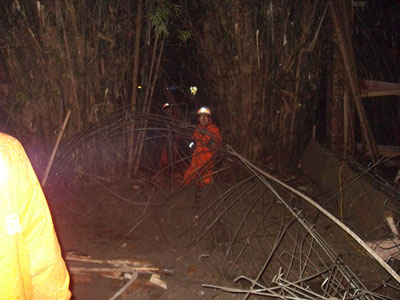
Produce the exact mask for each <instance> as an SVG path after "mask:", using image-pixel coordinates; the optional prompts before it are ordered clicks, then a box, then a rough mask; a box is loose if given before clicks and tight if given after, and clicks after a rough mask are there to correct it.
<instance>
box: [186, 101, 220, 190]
mask: <svg viewBox="0 0 400 300" xmlns="http://www.w3.org/2000/svg"><path fill="white" fill-rule="evenodd" d="M197 115H198V116H199V124H198V126H197V128H196V129H195V131H194V132H193V136H192V140H193V141H192V142H191V145H192V146H193V148H194V149H193V154H192V162H191V164H190V166H189V167H188V168H187V170H186V172H185V174H184V176H183V183H184V184H189V183H190V182H192V181H195V182H196V184H197V185H199V186H204V185H206V184H209V183H211V180H212V176H211V174H212V172H213V170H214V159H215V155H216V154H215V152H216V149H217V148H218V147H219V146H220V145H221V143H222V138H221V135H220V133H219V129H218V127H217V126H215V125H214V124H213V123H212V120H211V110H210V109H209V108H208V107H202V108H200V109H199V110H198V111H197ZM189 146H190V145H189Z"/></svg>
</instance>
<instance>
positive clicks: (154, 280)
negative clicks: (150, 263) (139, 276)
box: [149, 274, 167, 290]
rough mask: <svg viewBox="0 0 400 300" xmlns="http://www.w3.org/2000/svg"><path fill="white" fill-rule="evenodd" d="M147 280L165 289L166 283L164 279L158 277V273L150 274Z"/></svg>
mask: <svg viewBox="0 0 400 300" xmlns="http://www.w3.org/2000/svg"><path fill="white" fill-rule="evenodd" d="M149 281H150V283H152V284H154V285H157V286H159V287H161V288H163V289H164V290H166V289H167V284H166V283H165V281H164V280H161V279H160V275H158V274H152V275H151V277H150V280H149Z"/></svg>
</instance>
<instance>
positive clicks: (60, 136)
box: [42, 109, 71, 186]
mask: <svg viewBox="0 0 400 300" xmlns="http://www.w3.org/2000/svg"><path fill="white" fill-rule="evenodd" d="M70 116H71V110H70V109H69V110H68V112H67V115H66V116H65V119H64V123H63V124H62V127H61V130H60V132H59V133H58V137H57V141H56V144H55V145H54V149H53V152H52V153H51V156H50V159H49V162H48V163H47V167H46V171H45V172H44V176H43V180H42V186H45V185H46V181H47V177H48V176H49V172H50V168H51V166H52V165H53V160H54V157H55V156H56V152H57V149H58V145H59V144H60V141H61V138H62V136H63V134H64V131H65V128H66V127H67V123H68V120H69V117H70Z"/></svg>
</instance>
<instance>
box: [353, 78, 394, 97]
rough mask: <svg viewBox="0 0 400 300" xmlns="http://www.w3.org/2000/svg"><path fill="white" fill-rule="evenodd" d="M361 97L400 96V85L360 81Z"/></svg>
mask: <svg viewBox="0 0 400 300" xmlns="http://www.w3.org/2000/svg"><path fill="white" fill-rule="evenodd" d="M360 88H361V97H363V98H367V97H379V96H394V95H396V96H400V83H394V82H385V81H375V80H366V79H363V80H360Z"/></svg>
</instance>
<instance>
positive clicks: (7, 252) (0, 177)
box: [0, 133, 71, 300]
mask: <svg viewBox="0 0 400 300" xmlns="http://www.w3.org/2000/svg"><path fill="white" fill-rule="evenodd" d="M0 206H1V207H0V299H2V300H6V299H10V300H11V299H12V300H15V299H20V300H31V299H34V300H50V299H51V300H56V299H57V300H64V299H70V297H71V293H70V291H69V289H68V287H69V274H68V271H67V268H66V266H65V262H64V260H63V258H62V257H61V251H60V246H59V244H58V241H57V237H56V234H55V231H54V226H53V222H52V219H51V216H50V211H49V208H48V206H47V202H46V199H45V197H44V194H43V191H42V189H41V187H40V184H39V182H38V180H37V177H36V174H35V172H34V171H33V168H32V166H31V163H30V161H29V159H28V157H27V156H26V154H25V151H24V149H23V148H22V146H21V144H20V143H19V142H18V141H17V140H16V139H15V138H13V137H11V136H8V135H6V134H2V133H0Z"/></svg>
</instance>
